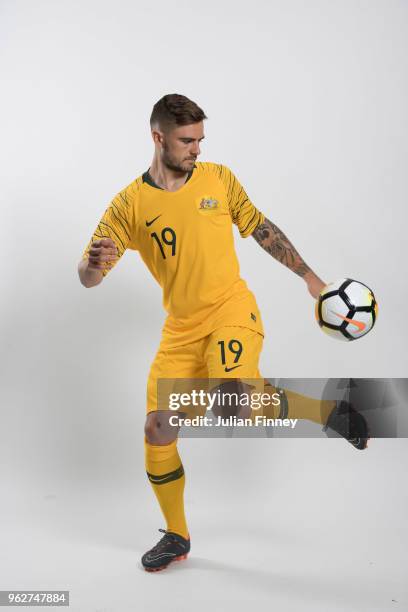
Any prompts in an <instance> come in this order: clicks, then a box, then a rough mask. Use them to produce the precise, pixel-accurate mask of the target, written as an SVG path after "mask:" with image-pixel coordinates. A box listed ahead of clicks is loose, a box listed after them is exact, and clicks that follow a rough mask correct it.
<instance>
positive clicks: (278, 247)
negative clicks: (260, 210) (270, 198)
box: [252, 219, 311, 277]
mask: <svg viewBox="0 0 408 612" xmlns="http://www.w3.org/2000/svg"><path fill="white" fill-rule="evenodd" d="M252 236H253V237H254V238H255V240H256V241H257V243H258V244H260V245H261V247H262V248H263V249H264V250H265V251H266V252H267V253H269V254H270V255H272V257H274V258H275V259H277V260H278V261H280V263H282V264H283V265H285V266H287V267H288V268H289V269H290V270H293V272H295V274H298V275H299V276H302V277H303V276H304V275H305V274H306V273H307V272H311V270H310V268H309V266H308V265H307V264H306V263H305V262H304V261H303V259H302V258H301V256H300V255H299V253H298V252H297V250H296V249H295V247H294V246H293V244H292V243H291V242H290V241H289V240H288V238H287V237H286V236H285V234H284V233H283V232H282V231H281V230H280V229H279V227H277V226H276V225H275V224H274V223H272V221H269V219H265V222H264V223H261V224H260V225H258V227H257V228H256V229H255V230H254V231H253V232H252Z"/></svg>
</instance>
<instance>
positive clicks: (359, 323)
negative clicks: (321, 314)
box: [330, 310, 366, 331]
mask: <svg viewBox="0 0 408 612" xmlns="http://www.w3.org/2000/svg"><path fill="white" fill-rule="evenodd" d="M330 312H332V313H333V314H335V315H336V317H340V319H343V320H344V321H347V323H350V325H355V326H356V327H357V328H358V329H359V331H364V330H365V328H366V324H365V323H363V322H362V321H355V320H354V319H349V318H348V317H344V316H343V315H341V314H339V313H338V312H334V310H331V311H330Z"/></svg>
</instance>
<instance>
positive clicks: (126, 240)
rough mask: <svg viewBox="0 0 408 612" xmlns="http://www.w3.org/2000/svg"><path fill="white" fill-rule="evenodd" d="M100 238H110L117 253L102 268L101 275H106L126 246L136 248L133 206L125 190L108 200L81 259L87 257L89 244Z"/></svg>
mask: <svg viewBox="0 0 408 612" xmlns="http://www.w3.org/2000/svg"><path fill="white" fill-rule="evenodd" d="M101 238H111V239H112V240H113V241H114V242H115V244H116V246H117V249H118V255H119V257H118V259H117V260H116V261H115V262H114V263H113V264H112V266H111V267H110V268H106V269H105V270H103V272H102V273H103V276H106V275H107V274H108V272H109V271H110V270H111V269H112V268H113V267H114V266H115V265H116V264H117V262H118V261H119V259H120V258H121V257H122V255H123V253H124V252H125V251H126V249H127V248H130V249H134V250H137V246H136V244H135V242H134V207H133V203H132V200H131V199H129V197H128V196H127V193H126V191H122V192H120V193H118V194H117V195H116V196H115V197H114V198H113V200H112V201H111V202H110V204H109V206H108V207H107V209H106V210H105V212H104V213H103V215H102V217H101V220H100V221H99V223H98V225H97V227H96V229H95V231H94V233H93V234H92V238H91V239H90V240H89V242H88V244H87V246H86V248H85V250H84V252H83V254H82V259H86V258H87V257H89V250H90V248H91V244H92V243H93V242H95V241H97V240H100V239H101Z"/></svg>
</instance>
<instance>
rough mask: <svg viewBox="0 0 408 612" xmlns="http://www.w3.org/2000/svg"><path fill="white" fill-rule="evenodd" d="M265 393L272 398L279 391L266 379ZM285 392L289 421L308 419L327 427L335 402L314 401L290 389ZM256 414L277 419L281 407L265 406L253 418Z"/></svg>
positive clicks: (254, 413)
mask: <svg viewBox="0 0 408 612" xmlns="http://www.w3.org/2000/svg"><path fill="white" fill-rule="evenodd" d="M263 392H264V393H269V394H270V395H271V396H272V394H273V393H276V392H277V389H276V387H274V386H273V385H271V384H270V383H269V382H268V381H267V380H266V379H264V390H263ZM284 392H285V395H286V398H287V402H288V414H287V415H286V418H288V419H306V420H308V421H313V422H314V423H319V424H320V425H325V424H326V422H327V419H328V417H329V414H330V413H331V411H332V410H333V408H334V406H335V404H336V402H335V401H334V400H319V399H314V398H312V397H307V395H301V394H300V393H295V392H294V391H289V390H288V389H284ZM256 414H263V415H264V416H266V417H268V418H274V419H277V418H278V417H279V414H280V406H273V405H270V406H263V407H262V408H261V409H260V410H258V411H252V415H251V416H254V415H255V416H256Z"/></svg>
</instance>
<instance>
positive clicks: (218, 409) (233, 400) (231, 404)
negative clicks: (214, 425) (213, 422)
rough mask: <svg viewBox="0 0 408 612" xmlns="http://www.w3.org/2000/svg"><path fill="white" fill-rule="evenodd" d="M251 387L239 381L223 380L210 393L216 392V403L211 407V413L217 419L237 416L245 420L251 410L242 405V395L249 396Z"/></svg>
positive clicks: (233, 379)
mask: <svg viewBox="0 0 408 612" xmlns="http://www.w3.org/2000/svg"><path fill="white" fill-rule="evenodd" d="M250 390H251V387H250V386H249V385H247V384H245V383H243V382H242V381H241V380H240V379H235V378H231V379H229V380H224V381H223V382H222V383H221V384H220V385H218V386H217V387H216V388H215V389H212V392H213V393H214V392H216V393H217V395H216V401H215V402H214V406H213V409H212V410H213V413H214V414H215V416H217V417H219V416H220V417H222V418H228V417H230V416H237V417H240V418H245V417H248V416H250V414H251V408H250V406H248V405H245V404H243V403H242V401H241V400H242V398H243V394H244V393H247V394H249V393H250Z"/></svg>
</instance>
